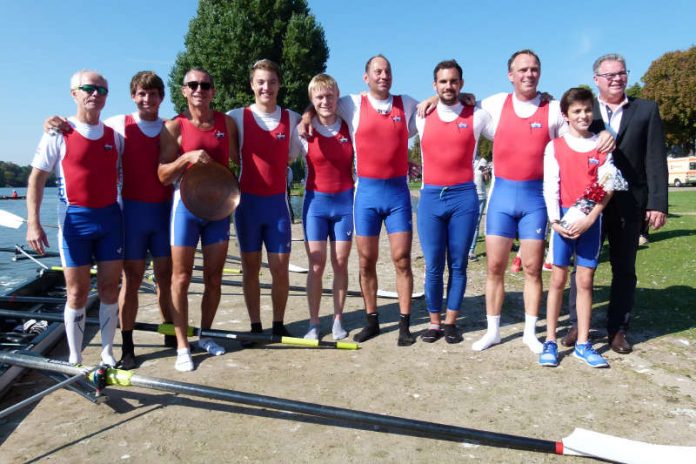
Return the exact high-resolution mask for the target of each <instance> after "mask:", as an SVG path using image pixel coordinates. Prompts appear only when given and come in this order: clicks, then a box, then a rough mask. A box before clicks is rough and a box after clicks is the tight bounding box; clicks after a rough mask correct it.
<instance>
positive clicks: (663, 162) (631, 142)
mask: <svg viewBox="0 0 696 464" xmlns="http://www.w3.org/2000/svg"><path fill="white" fill-rule="evenodd" d="M604 129H605V126H604V121H603V120H602V113H600V110H599V102H598V101H597V99H595V101H594V121H592V125H591V126H590V130H591V131H592V132H594V133H598V132H601V131H602V130H604ZM613 156H614V164H615V165H616V167H617V168H619V169H620V170H621V172H622V173H623V176H624V178H625V179H626V181H627V182H628V191H626V192H616V193H615V194H614V196H613V198H612V199H611V201H610V202H609V203H610V205H612V204H613V205H612V206H613V207H614V208H617V209H618V213H619V214H621V215H622V216H625V217H631V216H633V217H637V216H636V215H640V216H641V217H642V215H643V214H644V211H645V210H646V209H649V210H656V211H662V212H663V213H667V150H666V146H665V133H664V129H663V128H662V119H660V112H659V110H658V108H657V104H656V103H655V102H654V101H651V100H643V99H640V98H631V97H629V98H628V104H627V105H625V106H624V108H623V115H622V116H621V126H620V127H619V132H618V134H617V136H616V149H615V150H614V152H613Z"/></svg>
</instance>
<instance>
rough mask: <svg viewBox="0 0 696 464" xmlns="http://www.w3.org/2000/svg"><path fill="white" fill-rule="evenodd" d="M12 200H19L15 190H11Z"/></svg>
mask: <svg viewBox="0 0 696 464" xmlns="http://www.w3.org/2000/svg"><path fill="white" fill-rule="evenodd" d="M12 198H19V193H17V191H16V190H12Z"/></svg>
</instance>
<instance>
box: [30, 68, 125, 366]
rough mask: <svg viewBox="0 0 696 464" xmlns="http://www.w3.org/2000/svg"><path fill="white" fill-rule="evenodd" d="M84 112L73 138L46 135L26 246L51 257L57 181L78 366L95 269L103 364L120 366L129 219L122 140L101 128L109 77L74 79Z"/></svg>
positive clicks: (74, 123)
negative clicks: (48, 205)
mask: <svg viewBox="0 0 696 464" xmlns="http://www.w3.org/2000/svg"><path fill="white" fill-rule="evenodd" d="M70 93H71V95H72V98H73V100H74V101H75V105H76V107H77V112H76V114H75V115H74V116H71V117H70V118H68V123H69V125H70V131H68V132H66V133H63V134H58V133H56V132H53V133H51V134H48V133H47V134H44V135H43V137H42V138H41V142H40V143H39V147H38V148H37V150H36V154H35V155H34V160H33V161H32V171H31V175H30V176H29V186H28V189H27V215H28V220H27V242H28V243H29V245H30V246H31V247H32V249H34V250H35V251H36V252H37V253H39V254H44V251H45V247H47V246H48V238H47V237H46V233H45V232H44V230H43V227H42V226H41V221H40V209H41V200H42V198H43V194H44V187H45V184H46V180H47V179H48V177H49V175H50V174H51V172H52V171H53V172H55V174H56V177H57V179H58V196H59V200H60V201H59V202H58V218H59V228H58V242H59V247H60V256H61V262H62V265H63V267H64V268H65V269H64V275H65V282H66V287H67V301H66V304H65V312H64V318H65V332H66V335H67V339H68V348H69V350H70V355H69V361H70V362H71V363H81V362H82V353H81V352H82V339H83V334H84V325H85V309H86V305H87V295H88V293H89V289H90V286H91V277H90V268H91V266H92V263H93V261H96V263H97V288H98V291H99V298H100V300H101V304H100V307H99V322H100V329H101V341H102V352H101V361H102V362H103V363H104V364H108V365H110V366H114V365H115V364H116V360H115V359H114V357H113V339H114V334H115V332H116V324H117V321H118V319H117V318H118V282H119V277H120V275H121V269H122V259H123V239H122V218H121V208H120V207H119V204H118V181H119V179H118V165H119V157H120V154H121V147H122V141H121V138H120V137H119V136H118V135H117V134H116V133H115V132H114V131H113V130H112V129H111V128H109V127H107V126H105V125H104V124H103V123H102V122H101V121H100V119H99V118H100V115H101V110H102V109H103V108H104V104H105V103H106V96H107V94H108V93H109V90H108V84H107V82H106V79H104V77H103V76H102V75H101V74H99V73H97V72H94V71H87V70H82V71H78V72H76V73H75V74H73V76H72V78H71V79H70Z"/></svg>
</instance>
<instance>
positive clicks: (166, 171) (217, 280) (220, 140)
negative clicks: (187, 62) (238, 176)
mask: <svg viewBox="0 0 696 464" xmlns="http://www.w3.org/2000/svg"><path fill="white" fill-rule="evenodd" d="M181 91H182V93H183V95H184V97H186V101H187V103H188V111H186V112H185V113H183V114H181V115H179V116H178V117H177V118H175V119H172V120H171V121H167V122H166V123H165V126H164V129H163V130H162V135H161V138H160V144H161V145H160V165H159V168H158V174H159V178H160V181H161V182H162V183H163V184H165V185H169V184H172V183H178V181H179V180H180V179H181V176H182V175H183V173H184V171H185V170H186V168H187V167H188V166H189V165H193V164H207V163H215V162H218V163H221V164H223V165H224V166H225V167H227V166H228V164H229V160H230V159H232V160H233V161H234V162H238V161H239V154H238V150H237V127H236V125H235V123H234V121H233V120H232V119H231V118H229V117H227V116H225V115H224V114H222V113H218V112H216V111H213V109H212V108H211V107H210V104H211V102H212V100H213V97H214V96H215V88H214V86H213V80H212V77H211V76H210V74H209V73H208V72H207V71H205V70H203V69H200V68H193V69H191V70H190V71H189V72H187V73H186V75H185V76H184V85H183V86H182V90H181ZM211 135H212V137H211ZM216 142H217V143H216ZM201 146H205V147H206V149H201V148H200V147H201ZM180 199H181V196H180V194H179V192H178V188H177V191H176V192H175V198H174V210H173V213H172V218H173V219H172V231H171V239H172V302H173V306H174V314H173V319H174V325H175V332H176V338H177V360H176V364H175V367H176V369H177V370H179V371H191V370H193V368H194V366H193V360H192V358H191V352H190V349H189V343H188V340H187V338H186V337H187V335H186V331H187V326H188V287H189V284H190V282H191V270H192V269H193V258H194V253H195V251H196V245H197V243H198V239H199V237H200V239H201V241H202V247H203V266H204V267H205V273H204V274H203V279H204V285H205V288H204V291H203V298H202V301H201V328H204V329H209V328H210V327H211V326H212V324H213V319H214V318H215V313H216V312H217V308H218V304H219V303H220V293H221V284H222V270H223V267H224V265H225V259H226V258H227V245H228V243H229V240H228V237H229V218H224V219H222V220H220V221H205V220H203V219H201V218H197V217H196V216H195V215H193V214H192V213H191V212H189V211H187V210H186V208H185V206H184V205H183V202H181V201H180ZM178 211H181V214H178ZM180 218H181V219H180ZM198 344H199V346H200V347H201V348H202V349H204V350H206V351H208V352H209V353H210V354H212V355H220V354H223V353H224V352H225V351H224V349H223V348H222V347H220V346H218V345H217V344H216V343H215V342H213V341H212V340H211V339H209V338H201V339H200V340H199V341H198Z"/></svg>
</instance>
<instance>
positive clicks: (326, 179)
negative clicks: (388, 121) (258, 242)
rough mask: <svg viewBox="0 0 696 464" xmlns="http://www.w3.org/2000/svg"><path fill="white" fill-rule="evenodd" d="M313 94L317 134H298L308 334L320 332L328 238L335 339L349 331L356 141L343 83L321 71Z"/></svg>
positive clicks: (315, 336)
mask: <svg viewBox="0 0 696 464" xmlns="http://www.w3.org/2000/svg"><path fill="white" fill-rule="evenodd" d="M308 93H309V99H310V101H311V103H312V105H313V107H314V111H315V112H316V115H315V116H314V117H313V118H312V127H313V129H314V130H313V131H312V132H313V134H312V135H311V136H309V137H307V138H306V139H304V138H302V139H300V140H301V142H302V147H303V152H304V154H305V159H306V166H307V181H306V184H305V195H304V203H303V207H302V226H303V228H304V233H305V248H306V250H307V257H308V259H309V273H308V274H307V303H308V305H309V329H308V331H307V333H306V334H305V338H309V339H314V340H316V339H318V338H319V337H320V335H321V334H320V332H321V330H320V324H319V308H320V303H321V295H322V289H323V288H322V287H323V286H322V277H323V275H324V267H325V266H326V254H327V253H326V241H327V239H328V240H329V242H330V243H329V246H330V250H331V265H332V268H333V274H334V275H333V286H332V289H333V292H332V296H333V309H334V318H333V324H332V328H331V333H332V335H333V338H334V340H341V339H343V338H346V337H347V336H348V333H347V332H346V330H345V328H344V327H343V306H344V304H345V301H346V292H347V290H348V257H349V256H350V249H351V245H352V243H353V144H352V143H351V138H350V130H349V129H348V124H347V123H346V122H345V121H344V120H342V119H341V118H340V117H338V115H337V114H336V111H337V108H338V98H339V89H338V84H337V83H336V81H335V80H334V78H333V77H331V76H329V75H328V74H317V75H316V76H314V77H313V78H312V80H311V81H310V82H309V87H308Z"/></svg>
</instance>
